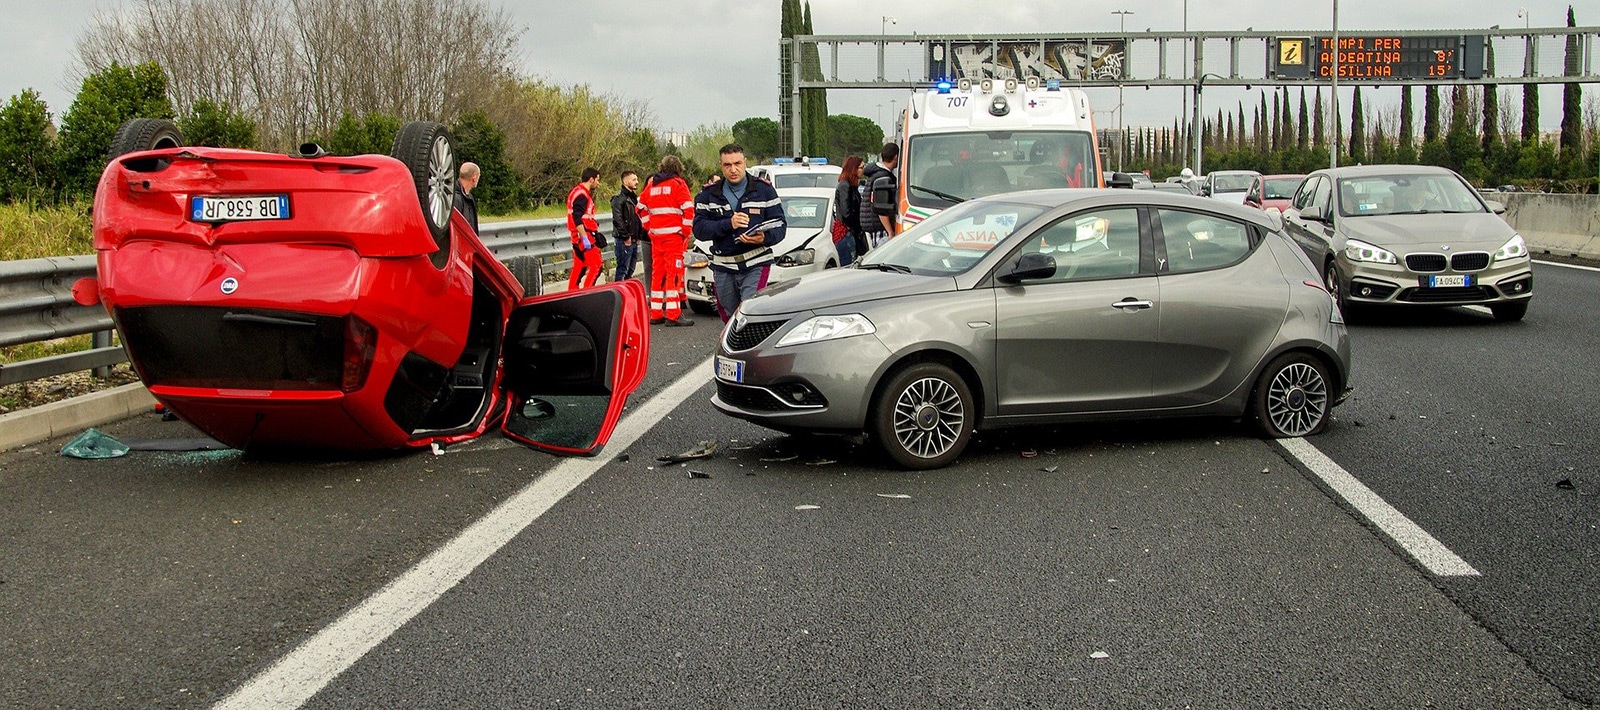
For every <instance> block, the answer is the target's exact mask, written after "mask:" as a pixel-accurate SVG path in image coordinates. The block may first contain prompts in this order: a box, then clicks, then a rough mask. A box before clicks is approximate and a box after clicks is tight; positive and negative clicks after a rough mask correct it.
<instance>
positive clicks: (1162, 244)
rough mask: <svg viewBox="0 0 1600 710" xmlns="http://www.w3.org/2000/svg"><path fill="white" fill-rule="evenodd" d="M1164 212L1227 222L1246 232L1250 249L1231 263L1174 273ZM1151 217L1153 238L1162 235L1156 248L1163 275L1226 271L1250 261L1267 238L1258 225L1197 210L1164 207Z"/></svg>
mask: <svg viewBox="0 0 1600 710" xmlns="http://www.w3.org/2000/svg"><path fill="white" fill-rule="evenodd" d="M1162 212H1182V213H1186V214H1192V215H1195V216H1197V217H1202V218H1205V219H1211V220H1216V221H1219V222H1227V223H1230V224H1234V225H1237V226H1238V227H1239V228H1240V229H1242V230H1244V235H1245V242H1246V243H1247V244H1248V245H1249V247H1248V248H1247V249H1245V251H1244V253H1243V254H1242V255H1240V256H1239V257H1238V258H1236V259H1234V260H1232V261H1229V262H1227V263H1222V264H1215V265H1211V266H1207V267H1205V268H1203V269H1185V270H1183V271H1174V270H1173V269H1172V260H1171V259H1170V256H1169V254H1168V252H1167V241H1168V240H1167V230H1166V227H1165V225H1164V224H1163V221H1162V218H1161V213H1162ZM1149 217H1150V219H1149V220H1148V222H1149V225H1150V231H1151V233H1152V236H1153V235H1154V234H1155V233H1158V232H1159V233H1160V235H1161V239H1160V240H1158V241H1157V246H1156V249H1157V250H1158V251H1159V253H1160V262H1161V269H1160V273H1161V274H1197V273H1201V272H1205V271H1214V270H1216V269H1225V268H1228V267H1230V266H1234V265H1236V264H1240V263H1242V262H1244V260H1246V259H1249V258H1250V255H1251V254H1254V253H1255V251H1256V249H1257V248H1259V247H1260V246H1261V243H1262V242H1263V241H1265V237H1264V236H1263V234H1262V232H1261V230H1260V229H1258V228H1257V226H1256V225H1254V224H1250V223H1247V222H1240V221H1238V220H1234V219H1229V218H1227V217H1221V216H1218V215H1215V214H1211V213H1208V212H1200V211H1196V210H1188V209H1183V208H1179V207H1162V208H1159V209H1156V208H1152V209H1151V213H1150V215H1149Z"/></svg>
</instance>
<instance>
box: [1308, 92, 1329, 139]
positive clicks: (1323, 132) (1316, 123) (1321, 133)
mask: <svg viewBox="0 0 1600 710" xmlns="http://www.w3.org/2000/svg"><path fill="white" fill-rule="evenodd" d="M1315 104H1316V105H1315V106H1313V107H1312V109H1311V118H1312V127H1311V142H1312V147H1314V148H1321V147H1323V146H1325V145H1327V144H1328V141H1327V137H1326V136H1327V135H1328V133H1327V126H1326V125H1325V124H1324V122H1323V118H1322V116H1323V113H1322V87H1320V86H1319V87H1317V95H1316V101H1315Z"/></svg>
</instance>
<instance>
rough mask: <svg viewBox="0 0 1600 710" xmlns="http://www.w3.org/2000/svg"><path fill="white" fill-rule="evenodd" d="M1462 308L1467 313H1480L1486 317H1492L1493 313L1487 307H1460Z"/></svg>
mask: <svg viewBox="0 0 1600 710" xmlns="http://www.w3.org/2000/svg"><path fill="white" fill-rule="evenodd" d="M1462 308H1465V309H1467V310H1469V311H1475V312H1478V313H1482V314H1484V315H1486V316H1492V315H1494V311H1491V310H1489V307H1488V306H1462Z"/></svg>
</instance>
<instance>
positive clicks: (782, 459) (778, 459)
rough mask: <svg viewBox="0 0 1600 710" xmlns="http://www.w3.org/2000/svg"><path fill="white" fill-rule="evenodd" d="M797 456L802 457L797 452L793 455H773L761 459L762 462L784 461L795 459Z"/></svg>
mask: <svg viewBox="0 0 1600 710" xmlns="http://www.w3.org/2000/svg"><path fill="white" fill-rule="evenodd" d="M797 458H800V455H799V454H795V455H793V456H772V457H770V458H764V459H761V462H762V463H782V462H784V461H793V460H795V459H797Z"/></svg>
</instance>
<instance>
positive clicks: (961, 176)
mask: <svg viewBox="0 0 1600 710" xmlns="http://www.w3.org/2000/svg"><path fill="white" fill-rule="evenodd" d="M909 153H910V155H909V156H908V157H907V159H906V165H905V170H906V172H905V173H904V174H905V175H907V176H909V177H908V179H907V185H906V197H907V198H908V199H909V200H910V201H911V204H912V205H915V206H918V207H945V206H948V205H949V204H951V203H952V202H959V201H961V200H970V199H972V198H974V197H983V196H985V195H996V194H1000V193H1003V192H1013V191H1016V190H1038V189H1046V188H1053V187H1099V186H1100V185H1099V180H1097V179H1096V175H1097V174H1098V173H1096V172H1095V171H1096V168H1095V162H1094V146H1093V143H1092V141H1091V140H1090V137H1089V133H1088V132H1087V131H995V132H988V133H978V132H972V133H933V134H928V135H921V136H913V137H912V138H911V148H910V150H909Z"/></svg>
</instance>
